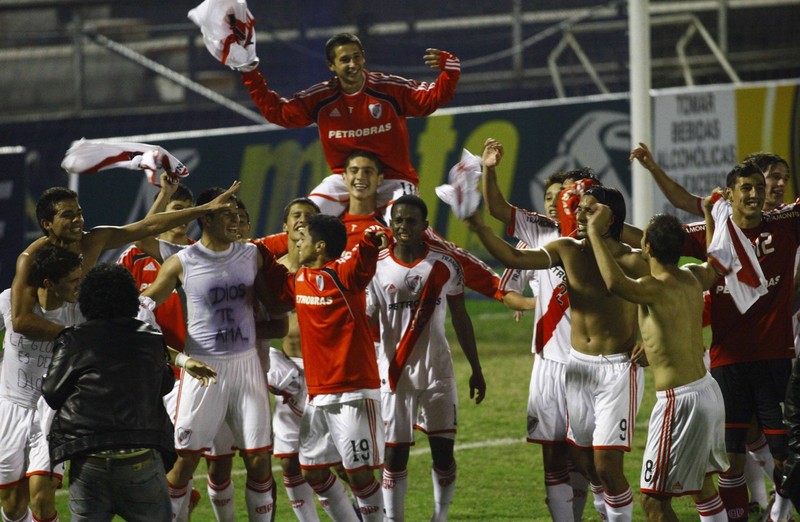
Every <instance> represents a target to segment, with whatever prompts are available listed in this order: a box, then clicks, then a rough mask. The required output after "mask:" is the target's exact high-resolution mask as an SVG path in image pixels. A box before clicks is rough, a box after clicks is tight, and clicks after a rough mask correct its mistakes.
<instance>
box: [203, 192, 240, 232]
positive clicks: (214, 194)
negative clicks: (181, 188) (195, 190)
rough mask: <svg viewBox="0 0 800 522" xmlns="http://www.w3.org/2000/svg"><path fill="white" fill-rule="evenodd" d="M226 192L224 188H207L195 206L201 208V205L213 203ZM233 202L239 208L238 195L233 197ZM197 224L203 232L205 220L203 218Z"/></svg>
mask: <svg viewBox="0 0 800 522" xmlns="http://www.w3.org/2000/svg"><path fill="white" fill-rule="evenodd" d="M224 192H225V189H224V188H222V187H211V188H207V189H205V190H204V191H203V192H201V193H200V195H199V196H197V202H196V203H195V204H196V205H197V206H198V207H199V206H201V205H205V204H206V203H208V202H209V201H213V200H214V199H215V198H216V197H217V196H219V195H220V194H223V193H224ZM231 201H233V202H234V203H236V206H237V208H238V206H239V198H237V197H236V194H233V195H231ZM197 224H198V225H199V226H200V230H203V218H202V217H199V218H197Z"/></svg>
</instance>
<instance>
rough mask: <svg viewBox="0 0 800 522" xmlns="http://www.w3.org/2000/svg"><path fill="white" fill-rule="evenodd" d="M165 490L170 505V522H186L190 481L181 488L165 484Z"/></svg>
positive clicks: (190, 487)
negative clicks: (167, 492) (171, 521)
mask: <svg viewBox="0 0 800 522" xmlns="http://www.w3.org/2000/svg"><path fill="white" fill-rule="evenodd" d="M167 490H168V491H169V500H170V503H171V504H172V520H173V521H174V522H187V520H188V519H189V492H190V491H191V490H192V481H191V480H190V481H189V482H188V483H187V484H186V485H185V486H182V487H177V486H173V485H172V484H169V483H167Z"/></svg>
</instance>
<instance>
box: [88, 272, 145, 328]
mask: <svg viewBox="0 0 800 522" xmlns="http://www.w3.org/2000/svg"><path fill="white" fill-rule="evenodd" d="M78 305H79V306H80V309H81V313H82V314H83V316H84V317H85V318H86V319H89V320H91V319H113V318H115V317H136V314H137V313H138V311H139V290H138V289H137V288H136V281H134V280H133V276H132V275H131V273H130V272H129V271H128V269H127V268H125V267H124V266H122V265H118V264H116V263H102V264H99V265H97V266H95V267H94V268H92V269H91V270H89V271H88V272H87V273H86V276H85V277H84V278H83V281H81V288H80V291H79V292H78Z"/></svg>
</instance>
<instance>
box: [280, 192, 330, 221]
mask: <svg viewBox="0 0 800 522" xmlns="http://www.w3.org/2000/svg"><path fill="white" fill-rule="evenodd" d="M295 205H308V206H309V207H311V208H313V209H314V211H315V212H316V213H317V214H319V213H320V212H321V210H320V209H319V205H317V204H316V203H314V201H313V200H312V199H311V198H306V197H302V198H294V199H293V200H291V201H290V202H289V204H288V205H286V206H285V207H283V222H284V223H286V220H287V219H289V212H290V211H291V210H292V207H293V206H295Z"/></svg>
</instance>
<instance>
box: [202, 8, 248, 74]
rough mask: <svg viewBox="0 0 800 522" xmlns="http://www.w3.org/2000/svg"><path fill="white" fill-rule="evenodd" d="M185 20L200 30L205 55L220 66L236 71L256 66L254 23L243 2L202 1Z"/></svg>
mask: <svg viewBox="0 0 800 522" xmlns="http://www.w3.org/2000/svg"><path fill="white" fill-rule="evenodd" d="M187 16H188V17H189V20H191V21H192V22H194V23H195V24H196V25H197V26H199V27H200V32H201V33H202V34H203V42H204V43H205V44H206V49H208V52H209V53H211V56H213V57H214V58H216V59H217V60H219V61H220V62H221V63H222V64H223V65H227V66H228V67H230V68H231V69H236V70H237V71H252V70H253V69H255V68H256V67H257V66H258V57H257V56H256V32H255V30H254V29H253V27H254V26H255V23H256V20H255V18H253V14H252V13H251V12H250V11H249V10H248V9H247V3H246V2H245V1H244V0H205V1H204V2H203V3H201V4H200V5H198V6H197V7H195V8H194V9H192V10H191V11H189V14H188V15H187Z"/></svg>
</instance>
